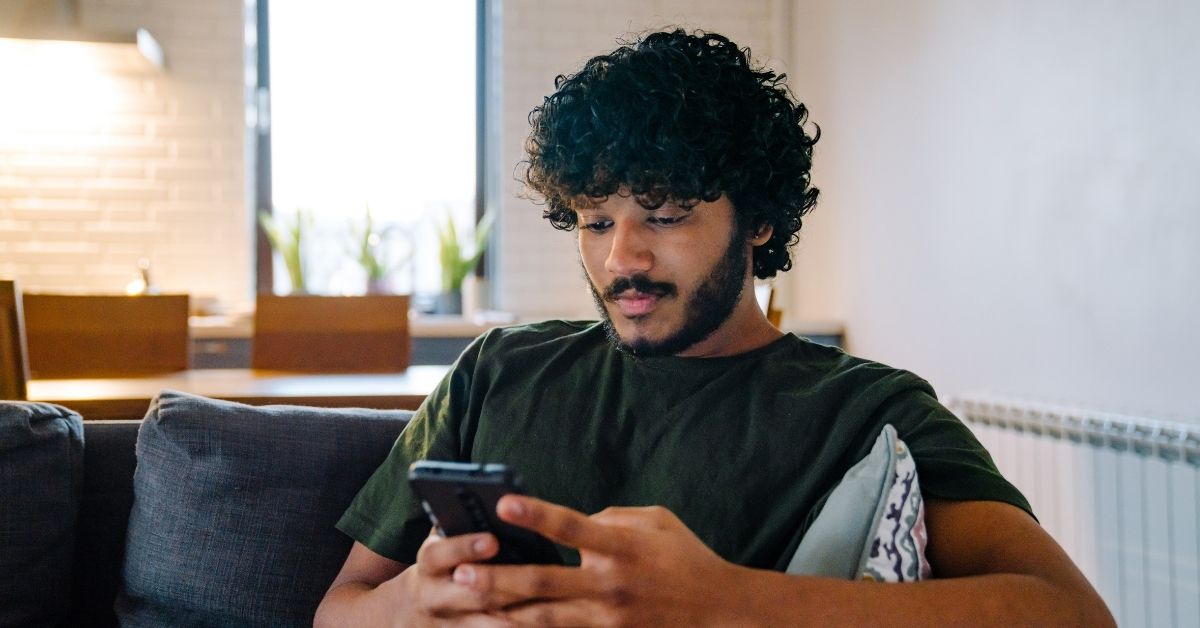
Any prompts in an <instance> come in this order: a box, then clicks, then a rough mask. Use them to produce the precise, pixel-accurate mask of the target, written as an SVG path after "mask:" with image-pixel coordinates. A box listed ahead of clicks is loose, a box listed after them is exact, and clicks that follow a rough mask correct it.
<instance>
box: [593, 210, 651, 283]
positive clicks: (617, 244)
mask: <svg viewBox="0 0 1200 628" xmlns="http://www.w3.org/2000/svg"><path fill="white" fill-rule="evenodd" d="M640 226H641V225H637V224H630V223H623V224H622V223H617V224H615V225H613V239H612V248H611V249H610V250H609V252H608V259H607V260H605V262H604V269H605V270H607V271H608V272H610V273H613V274H614V275H620V276H623V277H629V276H631V275H634V274H636V273H644V272H647V271H649V270H650V268H651V267H653V266H654V253H653V252H652V251H651V250H650V246H649V242H648V241H647V239H646V237H645V234H644V233H643V232H642V229H640Z"/></svg>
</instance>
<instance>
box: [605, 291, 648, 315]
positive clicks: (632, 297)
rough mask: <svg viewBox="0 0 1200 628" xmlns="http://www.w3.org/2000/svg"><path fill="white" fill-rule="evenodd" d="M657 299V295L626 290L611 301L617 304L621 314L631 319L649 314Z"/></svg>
mask: <svg viewBox="0 0 1200 628" xmlns="http://www.w3.org/2000/svg"><path fill="white" fill-rule="evenodd" d="M658 299H659V295H657V294H651V293H649V292H637V291H634V290H627V291H625V292H622V293H621V294H618V295H617V297H616V298H615V299H612V301H613V302H614V303H616V304H617V308H618V309H619V310H621V314H623V315H624V316H627V317H630V318H632V317H635V316H643V315H645V314H649V313H650V311H651V310H653V309H654V306H655V305H656V304H657V303H658Z"/></svg>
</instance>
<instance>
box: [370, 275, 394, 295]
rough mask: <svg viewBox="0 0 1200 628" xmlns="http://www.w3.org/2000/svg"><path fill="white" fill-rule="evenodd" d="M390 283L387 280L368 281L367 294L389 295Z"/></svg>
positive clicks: (390, 291) (390, 290)
mask: <svg viewBox="0 0 1200 628" xmlns="http://www.w3.org/2000/svg"><path fill="white" fill-rule="evenodd" d="M391 293H392V282H390V281H388V280H387V279H384V278H380V279H368V280H367V294H391Z"/></svg>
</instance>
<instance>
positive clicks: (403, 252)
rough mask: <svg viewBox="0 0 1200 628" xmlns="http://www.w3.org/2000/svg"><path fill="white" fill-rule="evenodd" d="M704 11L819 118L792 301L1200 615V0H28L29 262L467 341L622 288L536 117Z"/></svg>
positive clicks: (20, 237) (48, 278) (1174, 619)
mask: <svg viewBox="0 0 1200 628" xmlns="http://www.w3.org/2000/svg"><path fill="white" fill-rule="evenodd" d="M676 25H678V26H683V27H685V28H689V29H690V28H701V29H706V30H711V31H715V32H719V33H722V34H725V35H727V36H729V37H730V38H732V39H733V40H734V41H736V42H738V43H739V44H741V45H743V46H748V47H749V48H750V49H751V50H752V52H753V56H754V57H755V58H756V59H757V60H758V61H759V62H760V63H762V64H764V65H767V66H770V67H772V68H774V69H776V70H778V71H782V72H786V73H787V74H788V77H789V81H788V84H789V85H790V87H791V89H792V91H793V92H794V94H795V95H796V97H797V98H798V99H799V100H801V101H803V102H804V103H806V104H807V106H808V107H809V110H810V113H811V120H812V121H813V122H815V123H816V124H818V125H819V126H820V128H821V132H822V136H821V141H820V143H819V144H818V145H817V147H816V157H815V161H816V166H815V169H814V177H813V179H814V183H815V185H816V186H817V187H819V188H820V189H821V200H820V202H819V204H818V206H817V208H816V210H815V211H814V213H813V214H811V216H810V218H808V219H807V220H806V221H805V224H804V228H803V230H802V232H801V240H800V243H799V245H798V246H797V247H796V250H795V268H794V269H793V270H792V271H791V272H789V273H786V274H784V275H782V276H780V277H779V278H777V279H776V280H775V282H774V283H773V286H772V287H773V288H774V292H775V299H776V301H775V304H776V307H777V308H778V309H779V310H781V312H782V321H781V323H780V325H781V327H782V328H783V329H785V330H787V331H793V332H796V333H798V334H802V335H810V336H814V337H818V336H819V337H822V338H824V339H825V340H826V341H829V342H835V343H839V344H841V345H842V346H844V347H845V348H846V349H847V350H849V351H850V352H852V353H855V354H858V355H861V356H864V357H867V358H871V359H875V360H879V361H882V362H885V363H889V364H892V365H894V366H898V367H902V368H906V369H910V370H912V371H914V372H916V373H918V374H920V375H922V376H923V377H925V378H927V379H928V380H929V381H930V382H931V383H932V384H933V385H934V387H935V388H936V389H937V390H938V392H939V394H940V395H941V396H942V397H943V398H945V399H947V400H948V402H951V403H954V404H955V407H956V408H958V409H959V411H960V412H962V413H963V414H964V416H968V417H969V418H970V417H974V418H973V419H972V420H974V421H977V423H975V425H976V426H977V427H978V429H980V431H981V433H989V432H988V430H999V432H1003V433H997V434H993V435H992V436H994V437H995V440H993V441H989V446H990V447H992V448H993V451H994V452H996V453H997V459H998V462H1000V463H1001V467H1002V470H1005V472H1006V473H1008V474H1010V476H1020V478H1018V479H1019V481H1018V484H1019V485H1020V486H1021V488H1022V489H1023V490H1026V491H1029V492H1030V493H1031V495H1032V494H1033V492H1034V491H1036V490H1037V486H1038V485H1039V484H1046V481H1045V480H1046V478H1056V480H1054V481H1053V482H1050V483H1051V484H1053V483H1056V482H1057V483H1061V484H1063V486H1064V487H1065V488H1064V489H1063V490H1064V491H1065V492H1064V493H1060V494H1057V496H1055V495H1050V496H1047V495H1042V494H1038V495H1035V496H1033V497H1032V499H1033V501H1034V502H1035V503H1034V505H1035V508H1036V509H1038V510H1039V512H1043V513H1046V515H1045V517H1044V518H1043V521H1044V522H1049V523H1058V524H1060V525H1061V526H1065V527H1053V526H1050V527H1052V528H1053V530H1054V533H1055V535H1056V537H1058V538H1059V539H1060V541H1061V542H1063V543H1064V545H1066V546H1067V548H1068V550H1069V551H1071V552H1072V555H1073V556H1075V557H1076V559H1077V561H1080V563H1081V564H1082V565H1083V566H1084V568H1085V571H1087V573H1088V575H1089V577H1092V578H1093V580H1094V581H1097V582H1099V583H1100V585H1099V586H1100V588H1101V589H1102V592H1103V593H1104V594H1105V596H1106V599H1107V600H1109V602H1110V604H1112V605H1114V608H1115V609H1116V610H1118V611H1119V612H1118V616H1119V617H1120V618H1121V619H1122V623H1126V624H1132V625H1140V624H1143V623H1144V624H1147V625H1168V624H1177V625H1185V624H1187V623H1188V621H1189V619H1188V618H1195V619H1196V620H1197V621H1200V602H1197V600H1200V588H1198V585H1197V582H1200V577H1198V576H1197V565H1198V564H1200V549H1198V548H1197V544H1198V541H1197V537H1198V535H1197V531H1196V521H1197V518H1200V480H1198V479H1197V478H1200V453H1197V452H1198V451H1200V428H1198V426H1200V367H1198V366H1197V365H1196V364H1197V363H1196V358H1195V356H1196V355H1198V354H1200V332H1198V331H1197V327H1196V326H1197V321H1200V188H1198V187H1197V186H1196V183H1195V179H1194V178H1193V177H1195V176H1196V175H1197V173H1198V172H1200V122H1198V120H1197V115H1196V112H1197V111H1200V82H1198V81H1197V77H1200V45H1198V44H1197V38H1196V33H1198V32H1200V3H1196V2H1190V1H1184V0H1176V1H1172V0H1147V1H1145V2H1137V3H1133V2H1116V1H1109V0H1103V1H1094V0H1055V1H1053V2H1044V1H1037V0H1012V1H1009V2H1003V3H994V2H981V1H977V2H948V1H945V0H910V1H908V2H892V1H885V0H844V1H834V0H823V1H822V0H745V1H741V2H726V1H722V0H689V1H684V0H674V1H672V0H658V1H641V0H609V1H607V2H603V3H601V2H595V1H585V0H559V1H556V2H544V1H540V0H486V1H485V0H455V1H447V2H408V3H390V2H368V1H365V0H354V1H346V2H337V3H318V2H314V1H299V0H290V1H288V2H272V3H269V4H268V0H258V1H255V0H76V1H66V0H62V1H51V2H47V1H46V0H0V35H4V37H0V94H2V95H0V277H4V278H15V279H17V280H19V282H20V285H21V288H22V289H23V290H25V291H28V292H46V293H72V294H73V293H79V294H120V293H124V292H131V293H145V292H153V291H157V292H162V293H188V294H190V295H191V308H192V313H193V314H194V315H195V317H194V322H193V334H195V335H198V336H199V337H204V336H205V333H207V335H210V336H218V337H219V336H221V335H222V334H224V335H226V336H237V335H238V333H241V335H242V336H243V337H244V336H246V335H248V333H249V332H247V331H246V330H245V329H242V331H241V332H237V331H236V329H237V328H238V326H239V325H240V324H242V323H239V321H245V320H246V319H247V317H249V316H250V315H251V310H252V309H253V308H254V306H255V302H256V297H257V296H258V295H262V294H271V293H277V294H295V293H308V294H314V295H358V294H365V293H396V294H406V295H411V296H412V303H413V307H414V311H415V312H416V313H417V316H415V317H414V319H413V323H412V328H413V333H414V335H417V336H422V334H424V335H426V336H428V335H430V333H431V332H428V326H429V325H432V324H434V323H433V322H432V321H434V320H441V321H442V323H440V324H442V325H443V328H442V331H441V332H438V333H441V334H443V335H449V336H459V337H461V338H460V339H459V340H460V343H459V344H454V345H448V346H447V348H446V350H445V352H444V353H443V354H439V355H438V357H436V358H431V359H433V360H435V361H436V362H440V363H445V362H448V361H450V360H452V359H453V356H454V355H455V354H456V352H457V351H458V350H459V349H460V348H461V346H462V344H464V343H465V342H466V341H467V339H469V337H471V336H473V335H474V334H476V333H478V332H479V331H480V330H481V329H483V328H486V327H487V326H488V325H492V324H496V323H503V322H512V321H518V322H519V321H529V320H537V319H541V318H548V317H567V318H576V317H578V318H593V317H594V316H595V313H594V311H593V308H592V305H591V302H590V299H589V297H588V294H587V291H586V290H585V288H584V284H583V282H582V281H581V278H580V271H579V268H578V265H577V261H576V254H575V250H574V240H573V235H572V234H569V233H561V232H558V231H555V230H553V229H552V228H550V226H549V225H548V224H546V223H545V221H544V220H543V219H542V218H541V208H540V207H539V206H537V205H536V204H534V203H532V202H530V201H529V200H525V199H522V198H521V197H520V192H521V185H520V184H519V182H518V181H517V178H518V177H519V176H520V169H519V165H518V164H519V162H520V161H521V159H522V157H523V150H522V144H523V141H524V139H525V136H526V133H527V129H528V122H527V115H528V113H529V111H530V109H531V108H533V107H534V106H536V105H538V104H539V103H540V102H541V101H542V98H543V97H544V96H545V95H547V94H548V93H549V92H551V91H552V90H553V81H554V77H555V76H556V75H557V74H563V73H570V72H572V71H574V70H576V69H578V68H579V67H580V66H581V65H582V63H583V62H584V61H585V60H586V59H587V58H588V57H590V56H592V55H595V54H599V53H602V52H605V51H608V50H610V49H611V48H613V47H614V45H615V44H616V41H617V39H618V38H621V37H628V36H632V35H636V34H638V33H642V32H645V31H647V30H654V29H658V28H662V27H668V26H676ZM43 31H55V32H56V33H59V34H57V35H54V36H45V33H44V32H43ZM61 32H68V34H67V35H61ZM477 259H481V261H482V263H481V264H479V265H478V266H476V264H475V262H476V260H477ZM447 295H449V296H450V297H453V296H454V295H457V298H458V302H457V303H455V302H453V301H454V299H452V298H451V299H449V300H447ZM429 313H434V316H433V317H430V316H425V315H427V314H429ZM439 314H440V315H442V318H441V319H437V318H436V316H437V315H439ZM422 316H425V318H422ZM446 316H449V317H450V318H451V319H457V320H461V321H462V322H463V323H464V324H463V325H460V326H457V327H454V326H451V327H445V325H446V323H445V321H446V320H448V319H446V318H445V317H446ZM456 317H457V318H456ZM423 326H425V327H423ZM209 327H213V328H217V329H218V330H217V331H212V332H205V333H199V334H197V332H196V330H197V329H201V330H203V329H205V328H209ZM422 329H426V331H425V332H423V331H422ZM221 330H224V331H221ZM229 330H235V331H229ZM447 330H449V331H447ZM988 399H1013V400H1018V401H1015V402H1011V403H1009V402H1007V401H1006V402H997V403H996V404H993V405H989V403H990V402H988V401H987V400H988ZM1006 404H1007V405H1006ZM1046 404H1049V405H1046ZM1046 408H1051V409H1046ZM1055 408H1057V409H1055ZM1047 421H1049V423H1047ZM1047 424H1049V425H1050V426H1051V427H1050V428H1046V427H1045V426H1046V425H1047ZM1064 426H1065V427H1064ZM1080 426H1084V427H1087V428H1088V429H1086V430H1084V429H1082V428H1081V427H1080ZM1089 426H1090V427H1089ZM1014 427H1015V428H1016V429H1015V432H1016V433H1027V432H1029V431H1030V430H1034V432H1035V433H1037V434H1041V433H1042V430H1043V429H1046V430H1048V431H1047V433H1050V434H1057V435H1058V436H1059V437H1061V443H1062V444H1064V447H1066V448H1065V449H1062V450H1061V451H1059V450H1057V449H1047V450H1046V451H1044V452H1042V453H1043V454H1044V455H1042V456H1041V458H1038V460H1041V462H1036V463H1035V462H1032V461H1031V459H1030V458H1028V457H1022V456H1025V455H1026V454H1028V452H1030V451H1032V450H1034V449H1037V447H1034V446H1027V445H1023V444H1021V443H1020V442H1017V441H1011V440H1008V436H1006V434H1010V433H1012V432H1013V431H1014V430H1013V429H1012V428H1014ZM1055 430H1059V431H1057V432H1056V431H1055ZM1114 430H1115V431H1114ZM1189 431H1190V432H1189ZM1129 435H1133V436H1136V438H1134V439H1133V440H1128V439H1126V437H1127V436H1129ZM989 438H991V437H989ZM1091 441H1095V442H1096V443H1099V444H1100V445H1101V449H1098V450H1096V452H1093V453H1080V452H1083V451H1085V449H1087V448H1084V447H1078V446H1077V445H1086V444H1087V443H1088V442H1091ZM1022 442H1023V441H1022ZM1038 447H1040V445H1038ZM1126 450H1129V451H1138V452H1139V453H1140V454H1144V455H1143V456H1142V457H1140V458H1131V460H1134V462H1132V463H1128V462H1119V463H1118V462H1112V461H1111V460H1109V459H1108V458H1105V456H1108V455H1110V454H1111V455H1114V456H1115V455H1116V454H1115V453H1113V452H1120V451H1126ZM1087 451H1090V450H1087ZM1080 456H1082V457H1080ZM1068 457H1070V458H1069V460H1070V461H1071V462H1070V464H1068V465H1067V466H1064V467H1061V468H1059V467H1056V466H1054V465H1056V464H1059V463H1062V464H1067V463H1063V462H1062V461H1064V460H1068ZM1113 460H1116V458H1113ZM1121 460H1125V458H1121ZM1180 462H1182V463H1186V464H1176V463H1180ZM1160 463H1161V464H1162V465H1168V463H1170V465H1169V466H1161V467H1160V466H1155V465H1159V464H1160ZM1039 465H1041V466H1039ZM1116 465H1132V466H1128V467H1127V468H1126V467H1120V468H1121V469H1122V470H1121V471H1113V469H1116V468H1118V467H1117V466H1116ZM1106 473H1108V474H1110V475H1104V474H1106ZM1113 474H1115V475H1113ZM1085 476H1086V481H1087V482H1088V483H1089V484H1088V486H1091V487H1092V488H1089V489H1087V490H1084V489H1081V488H1079V487H1080V486H1083V484H1082V482H1084V479H1081V478H1084V477H1085ZM1071 478H1076V479H1079V482H1080V483H1079V484H1073V483H1072V482H1074V481H1075V480H1073V479H1071ZM1096 478H1100V479H1096ZM1103 478H1108V479H1103ZM1188 482H1191V484H1188ZM1117 483H1123V484H1122V486H1123V487H1125V488H1123V489H1122V490H1123V491H1124V493H1122V495H1124V496H1125V497H1122V498H1121V499H1122V500H1124V501H1113V499H1110V497H1111V495H1114V494H1116V493H1115V492H1114V491H1116V488H1114V487H1115V485H1116V484H1117ZM1126 484H1127V486H1126ZM1163 487H1166V488H1163ZM1154 491H1159V492H1157V493H1156V492H1154ZM1163 491H1165V492H1163ZM1067 495H1071V497H1067ZM1078 495H1083V496H1084V497H1083V498H1079V499H1083V500H1084V501H1082V502H1079V501H1078V500H1077V499H1076V498H1077V496H1078ZM1189 496H1190V497H1189ZM1114 499H1115V498H1114ZM1068 500H1074V501H1072V503H1075V504H1076V506H1075V507H1073V508H1074V510H1075V511H1078V512H1077V513H1075V514H1072V513H1067V512H1064V511H1062V508H1061V507H1060V504H1061V503H1065V502H1066V501H1068ZM1105 500H1108V501H1105ZM1130 500H1132V501H1130ZM1188 500H1191V501H1188ZM1110 502H1111V503H1110ZM1151 502H1153V503H1154V504H1160V505H1161V506H1162V508H1161V509H1160V511H1161V512H1162V513H1167V514H1164V515H1163V516H1162V517H1158V518H1153V519H1151V518H1142V516H1141V514H1139V513H1141V512H1143V511H1147V510H1148V509H1149V510H1153V509H1152V508H1150V505H1152V504H1151ZM1105 504H1107V505H1105ZM1170 504H1184V506H1182V508H1184V510H1179V508H1175V509H1174V510H1168V506H1169V505H1170ZM1101 506H1103V507H1104V508H1109V507H1111V508H1112V509H1113V510H1103V509H1102V508H1101ZM1188 509H1190V510H1188ZM1079 513H1082V514H1079ZM1129 513H1133V514H1129ZM1189 513H1190V514H1189ZM1156 517H1157V515H1156ZM1105 522H1109V523H1111V525H1112V526H1115V527H1113V528H1112V529H1105V528H1103V526H1104V525H1106V524H1105ZM1067 528H1070V529H1071V530H1073V532H1064V531H1063V530H1066V529H1067ZM1070 535H1075V536H1074V537H1072V536H1070ZM1106 535H1108V536H1106ZM1072 539H1074V540H1072ZM1162 539H1167V540H1171V542H1172V543H1174V545H1170V546H1167V545H1159V544H1158V543H1159V541H1160V540H1162ZM1162 542H1163V543H1166V541H1162ZM1118 555H1120V556H1121V557H1122V558H1121V560H1123V561H1124V560H1126V559H1127V564H1126V563H1121V565H1125V566H1120V565H1118V566H1113V565H1114V564H1115V563H1112V562H1111V561H1113V560H1116V559H1114V558H1112V557H1113V556H1118ZM1105 561H1110V562H1105ZM1130 565H1132V566H1130ZM1105 574H1107V575H1105ZM1163 574H1166V575H1163ZM1164 582H1166V583H1167V584H1165V585H1164V584H1163V583H1164ZM1163 596H1165V597H1163ZM1154 609H1158V610H1154ZM1162 609H1168V610H1166V611H1163V610H1162ZM1156 612H1165V613H1167V614H1166V615H1155V613H1156ZM1122 613H1124V614H1122ZM1164 618H1165V619H1164ZM1193 625H1194V624H1193Z"/></svg>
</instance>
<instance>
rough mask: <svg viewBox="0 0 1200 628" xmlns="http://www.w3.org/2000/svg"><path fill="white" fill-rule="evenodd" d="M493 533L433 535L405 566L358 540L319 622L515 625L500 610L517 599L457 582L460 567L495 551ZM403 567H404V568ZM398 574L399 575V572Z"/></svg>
mask: <svg viewBox="0 0 1200 628" xmlns="http://www.w3.org/2000/svg"><path fill="white" fill-rule="evenodd" d="M498 550H499V545H498V543H497V541H496V537H494V536H492V535H491V534H464V535H461V536H456V537H451V538H441V537H439V536H437V535H436V534H433V533H431V534H430V535H429V537H428V538H426V539H425V542H424V543H423V544H422V545H421V549H420V550H418V552H417V562H416V564H414V565H412V566H409V567H407V568H405V566H404V565H402V564H398V563H393V562H392V561H388V560H387V559H385V558H383V557H382V556H379V555H377V554H375V553H373V552H371V551H370V550H369V549H367V548H366V547H363V546H361V545H359V544H355V547H354V548H353V549H352V550H351V552H350V557H349V558H348V559H347V561H346V565H345V566H344V567H343V568H342V572H341V573H340V574H338V577H337V579H335V580H334V582H333V585H332V586H331V587H330V590H329V592H328V593H326V595H325V600H324V601H323V602H322V604H321V608H320V609H318V611H317V617H316V621H315V622H314V623H315V625H318V626H320V625H339V626H341V625H353V626H367V625H379V626H434V625H436V626H472V627H474V626H478V627H481V628H489V627H498V626H510V625H512V622H510V621H508V620H506V619H504V618H503V617H501V616H499V615H498V614H497V611H498V610H499V609H500V608H501V607H503V606H504V605H505V604H507V603H511V602H512V601H513V598H511V597H502V596H500V595H498V594H496V593H494V592H488V591H480V590H478V589H476V588H472V587H468V586H464V585H462V584H458V583H456V582H454V580H453V578H452V575H453V573H454V570H455V568H456V567H459V566H460V565H463V564H466V563H471V562H476V561H483V560H487V559H489V558H491V557H492V556H495V555H496V552H497V551H498ZM401 570H402V571H401ZM397 574H398V575H397Z"/></svg>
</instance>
